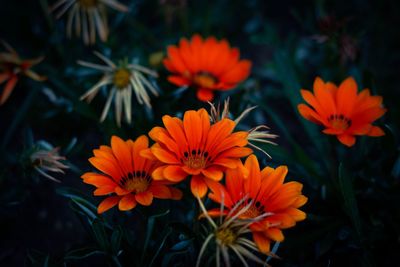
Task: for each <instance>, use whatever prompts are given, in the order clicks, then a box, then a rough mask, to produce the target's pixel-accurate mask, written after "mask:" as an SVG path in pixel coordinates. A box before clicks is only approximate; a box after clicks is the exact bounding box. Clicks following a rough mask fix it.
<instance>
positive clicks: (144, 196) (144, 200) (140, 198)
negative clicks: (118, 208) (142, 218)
mask: <svg viewBox="0 0 400 267" xmlns="http://www.w3.org/2000/svg"><path fill="white" fill-rule="evenodd" d="M135 199H136V201H137V202H138V203H139V204H142V205H143V206H150V205H151V203H152V202H153V194H152V193H151V192H150V191H145V192H142V193H138V194H136V195H135Z"/></svg>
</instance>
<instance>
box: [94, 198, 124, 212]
mask: <svg viewBox="0 0 400 267" xmlns="http://www.w3.org/2000/svg"><path fill="white" fill-rule="evenodd" d="M119 200H120V197H117V196H112V197H108V198H106V199H104V200H103V201H102V202H101V203H100V204H99V206H98V207H97V213H99V214H100V213H103V212H105V211H107V210H109V209H111V208H112V207H114V206H115V205H117V204H118V201H119Z"/></svg>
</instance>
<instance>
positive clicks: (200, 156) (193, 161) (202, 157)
mask: <svg viewBox="0 0 400 267" xmlns="http://www.w3.org/2000/svg"><path fill="white" fill-rule="evenodd" d="M183 154H184V159H183V160H182V161H183V164H185V165H186V166H188V167H189V168H191V169H195V170H198V169H203V168H204V167H205V166H206V165H207V160H208V152H207V151H206V152H204V153H203V151H201V150H200V149H198V150H197V151H196V150H195V149H193V150H192V152H191V153H189V152H185V153H183Z"/></svg>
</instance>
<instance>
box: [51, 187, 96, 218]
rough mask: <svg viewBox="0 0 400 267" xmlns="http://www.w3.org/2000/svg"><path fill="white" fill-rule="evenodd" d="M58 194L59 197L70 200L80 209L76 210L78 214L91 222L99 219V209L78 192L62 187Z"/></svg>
mask: <svg viewBox="0 0 400 267" xmlns="http://www.w3.org/2000/svg"><path fill="white" fill-rule="evenodd" d="M56 192H57V194H59V195H62V196H64V197H67V198H70V199H71V201H72V203H73V204H74V205H76V206H77V207H78V208H79V209H78V210H75V211H76V212H79V213H80V214H82V215H84V216H86V217H88V218H89V219H90V220H91V221H93V220H94V219H96V218H98V215H97V207H96V206H95V205H94V204H93V203H91V202H90V201H89V200H87V198H86V197H85V196H84V195H83V194H82V193H81V192H79V191H78V190H76V189H73V188H68V187H61V188H57V190H56ZM73 208H74V207H73Z"/></svg>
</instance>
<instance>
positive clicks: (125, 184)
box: [120, 171, 151, 193]
mask: <svg viewBox="0 0 400 267" xmlns="http://www.w3.org/2000/svg"><path fill="white" fill-rule="evenodd" d="M150 183H151V177H150V175H149V174H148V173H147V172H145V171H134V172H130V173H128V175H127V176H124V177H122V178H121V181H120V185H121V187H122V188H124V189H126V190H128V191H132V192H135V193H142V192H144V191H146V190H147V188H148V187H149V185H150Z"/></svg>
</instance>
